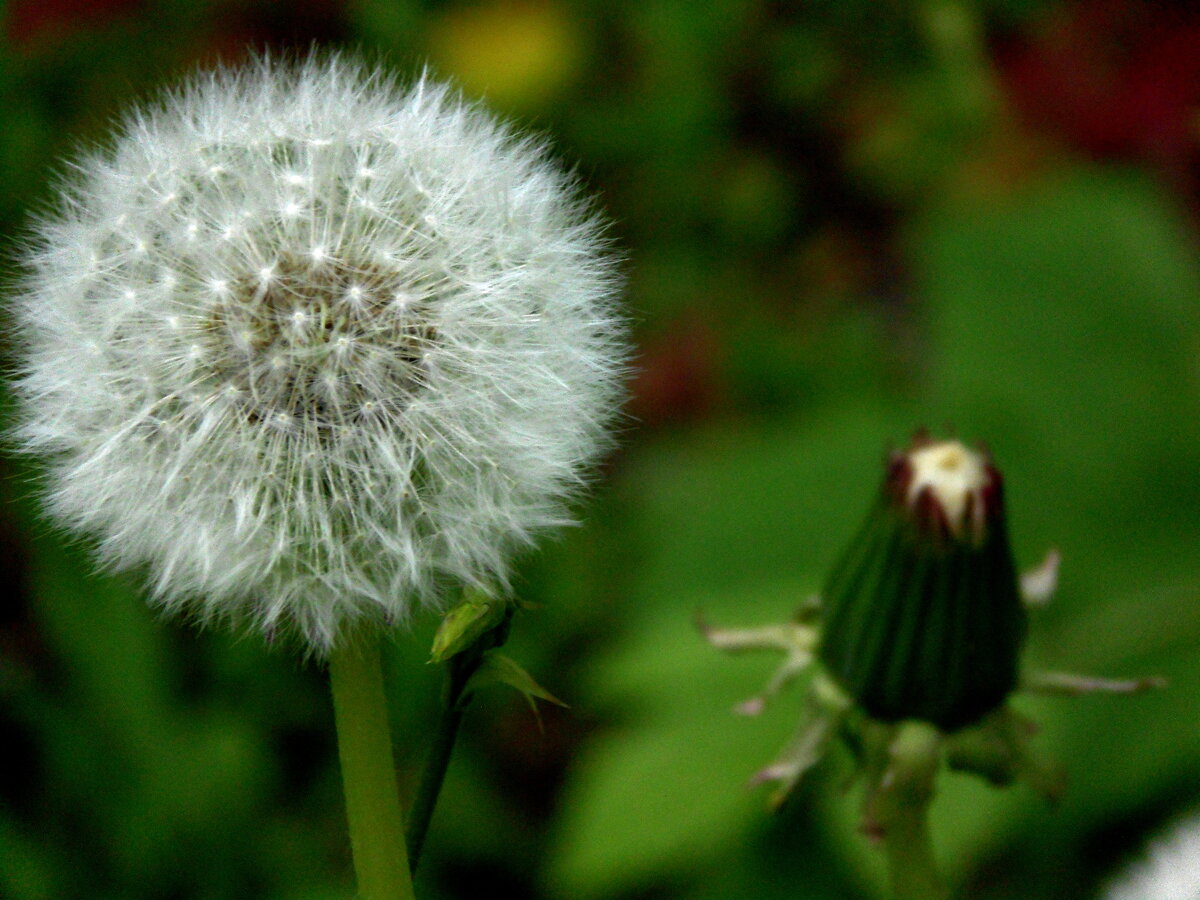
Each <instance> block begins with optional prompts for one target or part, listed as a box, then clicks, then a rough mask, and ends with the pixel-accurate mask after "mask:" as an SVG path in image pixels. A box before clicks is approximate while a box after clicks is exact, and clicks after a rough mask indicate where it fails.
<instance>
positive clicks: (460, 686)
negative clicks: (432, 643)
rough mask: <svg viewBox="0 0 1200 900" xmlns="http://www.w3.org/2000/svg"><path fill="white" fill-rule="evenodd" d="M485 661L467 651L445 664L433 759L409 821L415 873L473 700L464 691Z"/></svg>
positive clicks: (429, 760)
mask: <svg viewBox="0 0 1200 900" xmlns="http://www.w3.org/2000/svg"><path fill="white" fill-rule="evenodd" d="M482 658H483V657H482V655H481V654H479V653H471V652H467V653H462V654H459V655H458V656H453V657H451V658H450V659H448V660H447V661H446V663H445V665H446V680H445V682H444V686H443V688H442V710H441V715H440V716H439V717H438V723H437V726H436V728H435V729H434V733H433V744H432V745H431V746H430V748H429V756H428V757H426V760H425V768H424V770H423V771H422V772H421V783H420V784H419V785H418V787H417V793H416V796H415V797H414V798H413V805H412V811H411V814H410V816H409V820H408V834H407V840H408V859H409V865H410V866H411V867H412V871H414V872H415V871H416V870H417V865H418V863H419V862H420V860H421V848H422V847H423V846H424V845H425V835H426V833H427V832H428V831H429V823H430V821H431V820H432V819H433V810H434V807H435V806H436V805H437V800H438V795H439V794H440V793H441V791H442V782H443V781H445V779H446V770H447V768H449V766H450V755H451V754H452V753H453V752H454V742H455V740H456V739H457V738H458V728H459V726H460V725H461V724H462V720H463V713H464V712H465V711H466V708H467V703H468V702H469V700H470V697H469V696H467V697H464V696H463V690H464V689H465V688H466V686H467V682H468V681H469V680H470V678H471V675H473V674H474V673H475V670H476V669H478V668H479V663H480V661H481V660H482Z"/></svg>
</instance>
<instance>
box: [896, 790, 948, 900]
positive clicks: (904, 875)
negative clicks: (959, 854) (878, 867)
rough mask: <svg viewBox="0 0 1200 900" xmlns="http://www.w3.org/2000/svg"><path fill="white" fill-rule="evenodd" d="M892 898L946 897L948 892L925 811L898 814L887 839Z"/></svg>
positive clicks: (930, 899)
mask: <svg viewBox="0 0 1200 900" xmlns="http://www.w3.org/2000/svg"><path fill="white" fill-rule="evenodd" d="M884 851H885V852H886V854H887V861H888V876H889V878H890V880H891V884H892V900H946V898H948V897H949V896H950V895H949V892H948V891H947V890H946V886H945V884H944V883H943V882H942V879H941V876H939V875H938V870H937V863H936V861H935V860H934V858H933V841H932V840H931V839H930V836H929V817H928V816H927V815H926V814H925V810H911V811H907V812H906V813H905V814H904V815H900V816H897V817H896V818H895V819H894V820H893V821H892V822H891V823H890V824H889V825H888V829H887V836H886V837H885V838H884Z"/></svg>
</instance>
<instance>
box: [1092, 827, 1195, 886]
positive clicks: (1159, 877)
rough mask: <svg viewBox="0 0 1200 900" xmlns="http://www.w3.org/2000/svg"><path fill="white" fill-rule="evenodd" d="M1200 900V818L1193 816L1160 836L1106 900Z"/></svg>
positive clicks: (1126, 870)
mask: <svg viewBox="0 0 1200 900" xmlns="http://www.w3.org/2000/svg"><path fill="white" fill-rule="evenodd" d="M1197 897H1200V814H1198V813H1196V812H1192V813H1191V814H1190V815H1189V816H1188V817H1186V818H1183V819H1180V820H1179V821H1177V822H1175V823H1174V824H1173V825H1172V826H1170V827H1169V828H1168V829H1167V830H1166V831H1164V832H1163V833H1162V834H1160V835H1158V836H1157V837H1156V838H1155V839H1154V840H1153V841H1152V842H1151V843H1150V846H1149V847H1148V848H1147V850H1146V854H1145V857H1144V858H1143V859H1141V860H1138V861H1137V862H1135V863H1134V864H1133V865H1131V866H1129V867H1128V868H1126V869H1125V870H1124V871H1123V872H1122V873H1121V874H1120V876H1118V878H1117V879H1116V880H1114V881H1113V882H1111V883H1110V884H1109V885H1108V887H1107V889H1106V890H1105V892H1104V900H1196V898H1197Z"/></svg>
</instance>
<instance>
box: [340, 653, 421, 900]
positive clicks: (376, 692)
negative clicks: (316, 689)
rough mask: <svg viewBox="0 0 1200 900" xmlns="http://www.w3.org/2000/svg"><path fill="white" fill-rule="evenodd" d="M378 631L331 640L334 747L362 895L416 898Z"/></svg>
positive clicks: (367, 899) (382, 899) (375, 899)
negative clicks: (335, 644)
mask: <svg viewBox="0 0 1200 900" xmlns="http://www.w3.org/2000/svg"><path fill="white" fill-rule="evenodd" d="M379 642H380V637H379V635H378V633H376V632H374V631H371V632H370V633H364V632H362V631H360V632H357V633H352V634H350V635H348V636H347V639H345V640H343V641H341V642H339V644H338V645H337V646H335V647H334V648H333V652H332V653H331V654H330V657H329V679H330V684H331V687H332V690H333V709H334V717H335V719H336V721H337V735H338V755H339V757H340V758H341V763H342V783H343V785H344V787H345V792H346V814H347V817H348V819H349V822H350V846H351V849H352V851H353V854H354V872H355V875H356V877H357V879H358V896H359V897H360V898H361V900H413V898H414V896H415V895H414V893H413V885H412V875H411V873H410V871H409V867H408V856H407V853H406V851H405V842H404V814H403V812H402V811H401V809H400V797H399V793H398V790H397V785H396V770H395V765H394V763H393V760H392V742H391V734H390V731H389V728H388V714H387V702H386V700H385V697H384V691H383V673H382V668H381V666H380V656H379Z"/></svg>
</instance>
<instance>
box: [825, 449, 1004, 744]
mask: <svg viewBox="0 0 1200 900" xmlns="http://www.w3.org/2000/svg"><path fill="white" fill-rule="evenodd" d="M823 603H824V628H823V633H822V638H821V644H820V647H819V650H818V655H819V658H820V660H821V662H822V663H823V664H824V665H825V667H826V669H827V670H828V671H829V673H830V674H831V675H832V676H833V677H834V679H835V680H836V681H837V682H838V683H839V684H840V685H841V686H842V687H843V688H844V689H845V690H846V691H847V693H849V694H850V696H851V697H853V698H854V700H855V701H856V702H857V703H858V705H859V706H860V707H861V708H862V709H863V710H864V711H865V712H866V713H867V714H868V715H869V716H871V717H872V718H875V719H878V720H881V721H885V722H895V721H899V720H902V719H922V720H925V721H927V722H932V723H933V724H934V725H936V726H938V727H939V728H940V729H942V730H943V731H954V730H956V729H959V728H962V727H963V726H965V725H969V724H971V723H973V722H975V721H977V720H979V719H980V718H982V717H983V716H984V715H986V714H987V713H989V712H991V711H992V710H994V709H996V708H997V707H999V706H1001V705H1002V704H1003V703H1004V701H1005V699H1006V698H1007V697H1008V695H1009V694H1010V693H1011V692H1012V691H1013V690H1014V689H1015V688H1016V686H1017V677H1018V665H1017V664H1018V659H1017V657H1018V653H1019V651H1020V648H1021V643H1022V641H1023V639H1024V636H1025V625H1026V622H1025V609H1024V606H1023V604H1022V601H1021V593H1020V587H1019V582H1018V578H1017V572H1016V567H1015V565H1014V563H1013V558H1012V551H1011V548H1010V546H1009V540H1008V533H1007V528H1006V524H1005V518H1004V501H1003V492H1002V486H1001V478H1000V473H999V472H997V471H996V469H995V468H993V466H992V464H991V462H990V460H989V459H988V457H987V456H986V455H985V454H981V453H977V452H975V451H973V450H971V449H969V448H968V447H966V446H964V445H963V444H961V443H959V442H958V441H934V440H931V439H930V438H929V437H928V436H926V435H924V434H923V433H919V434H918V435H917V436H916V437H915V438H914V439H913V441H912V444H911V445H910V447H909V448H908V449H907V450H905V451H903V452H897V453H894V454H893V455H892V457H891V459H890V460H889V463H888V469H887V476H886V478H885V480H884V484H883V490H882V491H881V493H880V497H879V499H878V501H877V502H876V504H875V506H874V508H873V509H872V510H871V513H870V515H869V516H868V517H867V521H866V524H865V525H864V526H863V528H862V530H861V531H860V532H859V535H858V537H857V538H855V540H854V541H853V543H852V544H851V545H850V548H849V550H848V551H847V553H846V554H845V556H844V557H843V558H842V560H841V561H840V563H839V564H838V565H837V567H836V568H835V569H834V570H833V574H832V576H831V577H830V579H829V582H828V584H827V585H826V588H825V591H824V595H823Z"/></svg>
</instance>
